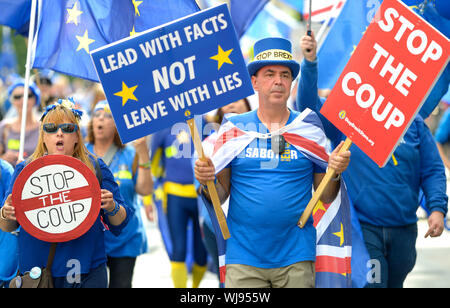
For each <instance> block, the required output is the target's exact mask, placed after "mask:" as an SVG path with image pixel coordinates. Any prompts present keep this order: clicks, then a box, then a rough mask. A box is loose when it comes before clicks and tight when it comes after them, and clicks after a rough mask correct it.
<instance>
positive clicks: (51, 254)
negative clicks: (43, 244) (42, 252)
mask: <svg viewBox="0 0 450 308" xmlns="http://www.w3.org/2000/svg"><path fill="white" fill-rule="evenodd" d="M57 244H58V243H52V244H51V245H50V251H49V253H48V259H47V266H46V268H47V269H48V270H49V271H50V272H51V271H52V265H53V259H54V258H55V252H56V245H57Z"/></svg>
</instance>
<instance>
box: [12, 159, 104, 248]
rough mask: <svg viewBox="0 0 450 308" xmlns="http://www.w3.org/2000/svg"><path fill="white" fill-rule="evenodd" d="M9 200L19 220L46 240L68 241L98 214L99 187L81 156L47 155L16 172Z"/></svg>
mask: <svg viewBox="0 0 450 308" xmlns="http://www.w3.org/2000/svg"><path fill="white" fill-rule="evenodd" d="M12 202H13V205H14V207H15V209H16V217H17V221H18V222H19V224H20V225H21V226H22V227H23V228H24V229H25V230H26V231H27V232H28V233H30V234H31V235H32V236H34V237H36V238H38V239H40V240H42V241H45V242H67V241H70V240H73V239H76V238H78V237H80V236H82V235H83V234H84V233H86V232H87V231H88V230H89V229H90V228H91V226H92V225H93V224H94V222H95V221H96V219H97V218H98V214H99V212H100V206H101V190H100V185H99V183H98V180H97V177H96V176H95V174H94V173H93V172H92V171H91V170H90V169H89V168H88V167H87V166H86V165H85V164H84V163H82V162H81V161H80V160H78V159H76V158H73V157H71V156H65V155H46V156H44V157H41V158H39V159H36V160H34V161H33V162H31V163H29V164H28V165H27V166H26V167H25V168H24V169H23V170H22V172H21V173H20V174H19V175H18V177H17V179H16V181H15V183H14V186H13V191H12Z"/></svg>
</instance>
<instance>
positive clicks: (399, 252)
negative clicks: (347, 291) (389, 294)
mask: <svg viewBox="0 0 450 308" xmlns="http://www.w3.org/2000/svg"><path fill="white" fill-rule="evenodd" d="M361 230H362V233H363V237H364V242H365V244H366V247H367V251H368V252H369V255H370V259H371V265H372V268H371V274H372V275H368V278H371V281H368V282H369V283H368V285H367V287H369V288H402V287H403V282H404V281H405V279H406V276H407V275H408V273H409V272H411V270H412V269H413V268H414V265H415V264H416V257H417V253H416V239H417V224H412V225H407V226H403V227H377V226H372V225H369V224H364V223H361ZM368 280H369V279H368Z"/></svg>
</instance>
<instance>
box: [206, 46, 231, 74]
mask: <svg viewBox="0 0 450 308" xmlns="http://www.w3.org/2000/svg"><path fill="white" fill-rule="evenodd" d="M232 51H233V49H229V50H227V51H223V49H222V47H221V46H220V45H219V47H218V51H217V54H216V55H214V56H212V57H211V58H210V59H212V60H216V61H217V69H218V70H220V68H221V67H222V65H223V64H224V63H228V64H233V62H231V60H230V53H231V52H232Z"/></svg>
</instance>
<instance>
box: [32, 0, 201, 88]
mask: <svg viewBox="0 0 450 308" xmlns="http://www.w3.org/2000/svg"><path fill="white" fill-rule="evenodd" d="M168 3H170V4H168ZM194 4H195V1H194V0H171V1H138V0H61V1H42V10H41V11H42V14H41V16H40V23H39V26H38V36H37V47H36V52H35V59H34V64H33V67H36V68H49V69H52V70H55V71H58V72H61V73H64V74H68V75H72V76H75V77H79V78H84V79H88V80H92V81H98V77H97V74H96V71H95V68H94V65H93V63H92V61H91V57H90V51H92V50H94V49H97V48H99V47H101V46H104V45H107V44H110V43H112V42H115V41H117V40H120V39H122V38H126V37H129V36H131V35H134V34H136V33H137V32H138V31H143V30H145V29H148V28H152V27H154V26H157V25H160V24H163V23H166V22H168V21H171V20H172V19H173V18H179V17H182V16H186V15H188V14H191V13H194V12H196V11H198V10H199V8H198V6H196V5H194Z"/></svg>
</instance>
